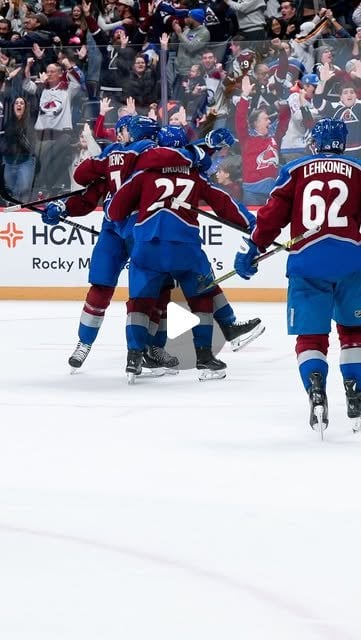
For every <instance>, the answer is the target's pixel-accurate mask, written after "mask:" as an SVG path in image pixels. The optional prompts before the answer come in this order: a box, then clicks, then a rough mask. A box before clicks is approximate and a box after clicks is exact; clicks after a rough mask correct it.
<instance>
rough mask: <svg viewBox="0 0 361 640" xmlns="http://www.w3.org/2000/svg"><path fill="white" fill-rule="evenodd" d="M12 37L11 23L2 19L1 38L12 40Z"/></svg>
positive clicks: (0, 22)
mask: <svg viewBox="0 0 361 640" xmlns="http://www.w3.org/2000/svg"><path fill="white" fill-rule="evenodd" d="M11 35H12V28H11V21H10V20H7V19H6V18H0V38H2V39H3V40H10V39H11Z"/></svg>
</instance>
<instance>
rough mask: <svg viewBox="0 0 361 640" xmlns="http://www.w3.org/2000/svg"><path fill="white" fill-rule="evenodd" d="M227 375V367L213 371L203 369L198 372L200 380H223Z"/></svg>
mask: <svg viewBox="0 0 361 640" xmlns="http://www.w3.org/2000/svg"><path fill="white" fill-rule="evenodd" d="M226 375H227V372H226V370H225V369H220V370H219V371H213V370H212V369H202V370H201V371H200V372H199V373H198V380H199V381H200V382H205V381H208V380H223V378H225V377H226Z"/></svg>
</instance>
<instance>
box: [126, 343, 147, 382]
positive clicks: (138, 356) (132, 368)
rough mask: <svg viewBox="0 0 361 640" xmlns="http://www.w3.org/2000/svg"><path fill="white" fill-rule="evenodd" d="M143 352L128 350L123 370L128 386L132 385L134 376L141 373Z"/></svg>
mask: <svg viewBox="0 0 361 640" xmlns="http://www.w3.org/2000/svg"><path fill="white" fill-rule="evenodd" d="M142 361H143V352H142V351H140V350H139V349H129V350H128V356H127V366H126V368H125V371H126V374H127V378H128V384H134V382H135V378H136V376H139V375H140V374H141V373H142Z"/></svg>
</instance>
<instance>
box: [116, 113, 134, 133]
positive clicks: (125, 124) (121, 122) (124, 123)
mask: <svg viewBox="0 0 361 640" xmlns="http://www.w3.org/2000/svg"><path fill="white" fill-rule="evenodd" d="M132 117H133V116H130V115H129V114H128V115H125V116H122V117H121V118H119V120H118V122H117V123H116V124H115V133H116V134H117V135H118V133H120V132H121V130H122V129H123V127H127V128H128V125H129V123H130V121H131V119H132Z"/></svg>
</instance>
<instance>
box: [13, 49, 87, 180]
mask: <svg viewBox="0 0 361 640" xmlns="http://www.w3.org/2000/svg"><path fill="white" fill-rule="evenodd" d="M32 64H33V59H32V58H30V59H29V60H28V62H27V65H26V67H25V71H24V76H25V77H24V81H23V89H24V91H25V92H26V93H29V94H30V95H37V96H38V99H39V112H38V117H37V119H36V122H35V127H34V128H35V132H36V134H37V140H38V151H37V157H38V160H39V168H40V171H41V174H42V175H41V179H42V182H43V184H42V190H44V189H45V190H49V187H50V186H51V185H52V184H53V183H54V176H55V179H56V180H57V184H58V185H59V186H60V185H63V184H68V178H69V176H68V172H67V167H68V166H69V164H70V159H69V154H70V153H71V149H70V143H71V140H72V129H73V123H72V103H73V101H74V98H75V97H76V96H77V95H78V94H79V92H80V91H81V82H80V78H81V73H80V71H79V69H78V68H77V67H76V66H73V65H72V64H71V62H70V61H69V59H68V58H63V60H62V64H61V65H60V64H59V63H52V64H49V65H48V66H47V68H46V73H42V74H40V78H39V79H40V84H37V83H36V82H34V81H33V80H31V79H30V74H31V66H32ZM54 141H56V144H54Z"/></svg>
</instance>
